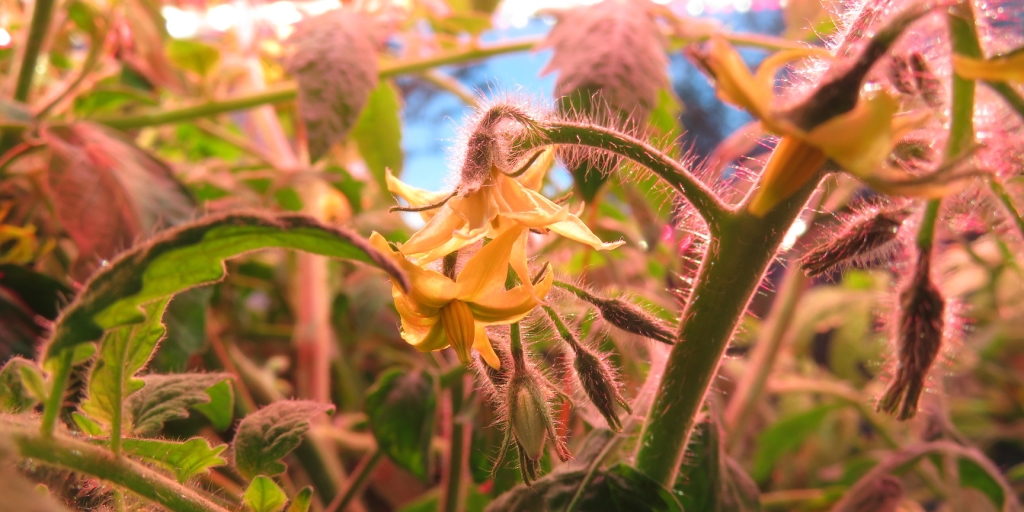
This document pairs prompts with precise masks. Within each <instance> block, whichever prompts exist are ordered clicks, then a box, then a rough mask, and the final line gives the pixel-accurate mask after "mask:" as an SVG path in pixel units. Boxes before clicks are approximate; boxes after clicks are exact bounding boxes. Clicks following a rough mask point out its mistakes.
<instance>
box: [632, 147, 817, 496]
mask: <svg viewBox="0 0 1024 512" xmlns="http://www.w3.org/2000/svg"><path fill="white" fill-rule="evenodd" d="M773 157H774V155H773ZM819 181H820V176H816V177H814V178H813V179H811V180H808V182H807V183H806V184H804V186H803V187H802V188H801V189H800V190H798V191H797V192H796V193H795V194H793V195H792V196H790V197H789V198H788V199H786V200H784V201H783V202H782V203H780V204H779V205H777V206H775V207H774V208H773V209H771V210H769V211H768V212H766V214H765V215H764V217H757V216H755V215H752V214H750V213H748V212H746V204H743V205H742V206H741V208H740V209H739V212H740V213H737V214H735V216H730V217H727V218H726V219H725V220H724V221H723V222H722V225H721V226H720V230H719V234H718V236H713V237H712V238H711V241H710V242H709V244H708V249H707V252H706V253H705V256H704V262H703V264H702V265H701V268H700V271H699V274H698V277H697V282H696V284H695V286H694V288H693V292H692V293H691V295H690V300H689V303H688V304H687V305H686V308H685V309H684V311H683V315H682V319H681V322H680V329H679V334H678V338H677V340H678V341H677V343H676V344H675V345H674V346H673V347H672V352H671V353H670V354H669V358H668V362H667V364H666V367H665V373H664V375H663V376H662V379H661V383H660V385H659V387H658V392H657V395H656V396H655V399H654V404H653V406H652V407H651V409H650V411H649V413H648V415H647V422H646V424H645V426H644V430H643V433H642V434H641V436H640V442H639V443H638V444H637V455H636V462H635V467H636V468H637V469H638V470H640V471H641V472H643V473H645V474H646V475H647V476H649V477H651V478H653V479H654V480H655V481H656V482H658V483H660V484H661V485H663V486H665V487H668V488H671V487H672V485H673V484H674V483H675V479H676V475H677V474H678V471H679V465H680V463H681V462H682V459H683V455H684V453H685V451H686V443H687V441H688V440H689V437H690V432H691V430H692V429H693V425H694V420H695V418H696V416H697V413H698V412H699V411H700V407H701V404H702V403H703V402H704V397H705V395H706V394H707V391H708V389H709V388H710V386H711V381H712V379H713V378H714V376H715V375H716V373H717V372H718V365H719V363H720V362H721V359H722V356H723V355H724V354H725V349H726V346H727V345H728V344H729V340H730V339H731V337H732V334H733V331H734V330H735V328H736V325H737V324H738V323H739V320H740V318H741V317H742V315H743V311H744V310H745V309H746V307H747V304H748V302H749V301H750V297H751V296H753V294H754V292H755V291H756V290H757V285H758V283H760V281H761V278H762V277H763V276H764V273H765V271H766V270H767V268H768V265H769V263H771V261H772V260H773V259H774V257H775V252H776V251H777V250H778V247H779V245H780V244H781V243H782V239H783V238H784V237H785V234H786V232H787V231H788V229H789V226H790V225H791V224H792V223H793V221H794V220H795V219H796V217H797V215H799V213H800V211H801V210H802V209H803V206H804V204H805V203H806V202H807V200H808V198H809V197H810V195H811V193H812V192H813V191H814V189H815V188H816V187H817V185H818V182H819ZM752 197H753V194H751V195H748V198H747V201H746V202H749V201H750V200H751V199H752Z"/></svg>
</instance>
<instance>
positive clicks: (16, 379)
mask: <svg viewBox="0 0 1024 512" xmlns="http://www.w3.org/2000/svg"><path fill="white" fill-rule="evenodd" d="M23 371H24V372H25V373H27V374H29V375H32V374H35V375H39V370H38V369H36V365H35V363H33V362H32V361H29V360H28V359H24V358H22V357H12V358H11V359H10V360H9V361H7V363H6V364H4V367H3V368H2V369H0V412H3V413H8V414H18V413H21V412H24V411H27V410H29V409H31V408H33V407H35V405H36V404H38V403H39V398H38V397H36V396H35V393H33V392H32V391H31V390H30V389H29V387H28V386H26V385H25V378H24V377H22V372H23ZM30 378H31V377H30ZM39 380H40V383H39V384H41V381H42V377H40V378H39ZM33 385H37V384H33Z"/></svg>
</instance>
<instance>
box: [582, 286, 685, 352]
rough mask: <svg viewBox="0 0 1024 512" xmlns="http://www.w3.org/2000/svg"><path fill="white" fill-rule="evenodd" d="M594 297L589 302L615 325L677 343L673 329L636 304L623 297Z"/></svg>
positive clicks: (662, 340)
mask: <svg viewBox="0 0 1024 512" xmlns="http://www.w3.org/2000/svg"><path fill="white" fill-rule="evenodd" d="M593 298H594V299H596V300H588V302H590V303H591V304H593V305H595V306H597V310H598V311H599V312H600V313H601V317H602V318H604V320H605V321H606V322H608V323H610V324H612V325H614V326H615V327H618V328H619V329H622V330H623V331H626V332H629V333H633V334H638V335H640V336H643V337H645V338H650V339H652V340H656V341H660V342H662V343H667V344H669V345H672V344H673V343H675V335H674V334H673V333H672V331H670V330H669V329H668V328H666V327H665V325H664V324H663V323H662V322H661V321H660V320H658V319H656V318H654V317H653V316H651V315H649V314H647V312H645V311H644V310H642V309H640V308H638V307H637V306H635V305H634V304H632V303H630V302H627V301H624V300H622V299H602V298H600V297H593Z"/></svg>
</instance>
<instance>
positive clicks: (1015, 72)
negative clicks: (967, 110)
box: [953, 50, 1024, 83]
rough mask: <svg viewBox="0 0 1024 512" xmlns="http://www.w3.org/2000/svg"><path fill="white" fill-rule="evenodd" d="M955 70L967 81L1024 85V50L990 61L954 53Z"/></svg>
mask: <svg viewBox="0 0 1024 512" xmlns="http://www.w3.org/2000/svg"><path fill="white" fill-rule="evenodd" d="M953 70H954V71H955V72H956V74H958V75H960V76H961V77H963V78H966V79H967V80H988V81H991V82H1015V83H1024V50H1017V51H1015V52H1013V53H1010V54H1008V55H1002V56H999V57H993V58H991V59H988V60H980V59H972V58H970V57H965V56H963V55H960V54H958V53H954V54H953Z"/></svg>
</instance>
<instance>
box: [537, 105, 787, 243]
mask: <svg viewBox="0 0 1024 512" xmlns="http://www.w3.org/2000/svg"><path fill="white" fill-rule="evenodd" d="M539 131H540V133H541V135H543V137H544V139H545V140H542V141H536V142H535V145H541V144H567V145H577V146H589V147H594V148H598V149H602V150H604V151H607V152H609V153H614V154H616V155H619V156H623V157H626V158H628V159H630V160H633V161H634V162H636V163H638V164H640V165H642V166H644V167H646V168H648V169H650V171H651V172H653V173H654V174H656V175H658V177H660V178H661V179H663V180H664V181H665V182H666V183H668V184H669V185H671V186H672V187H673V188H675V189H676V190H678V191H679V193H680V194H682V195H683V197H685V198H686V199H687V200H689V201H690V203H691V204H693V206H694V208H696V209H697V212H698V213H700V215H701V217H703V218H704V220H705V222H707V224H708V229H709V230H710V231H711V233H712V234H714V233H717V232H718V231H719V228H720V224H721V223H722V222H724V221H725V220H726V219H727V218H728V217H729V214H730V209H729V206H728V205H726V204H725V203H723V202H722V200H721V199H719V197H718V195H716V194H715V192H714V191H713V190H712V189H711V187H709V186H708V185H706V184H705V183H704V182H702V181H700V180H699V179H697V178H696V177H695V176H694V175H693V174H691V173H690V172H689V171H688V170H687V169H686V168H685V167H683V166H682V165H681V164H680V163H679V162H676V161H675V160H673V159H672V158H671V157H669V156H668V155H666V154H664V153H662V152H661V151H659V150H658V149H657V148H655V147H654V146H651V145H650V144H647V143H646V142H644V141H642V140H639V139H636V138H634V137H631V136H629V135H626V134H623V133H619V132H617V131H615V130H613V129H610V128H604V127H601V126H596V125H592V124H584V123H572V122H564V121H553V122H547V123H544V124H543V125H541V126H540V127H539ZM780 240H781V238H780Z"/></svg>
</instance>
